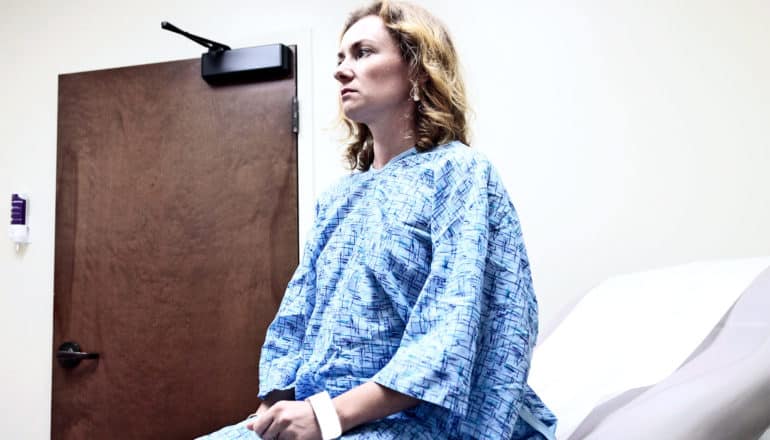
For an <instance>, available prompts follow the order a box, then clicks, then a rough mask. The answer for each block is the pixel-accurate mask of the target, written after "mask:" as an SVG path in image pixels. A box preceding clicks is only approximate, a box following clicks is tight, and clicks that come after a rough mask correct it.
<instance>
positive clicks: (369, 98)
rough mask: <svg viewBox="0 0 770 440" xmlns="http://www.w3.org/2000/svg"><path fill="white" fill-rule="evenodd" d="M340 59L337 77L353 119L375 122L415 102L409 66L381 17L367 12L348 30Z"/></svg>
mask: <svg viewBox="0 0 770 440" xmlns="http://www.w3.org/2000/svg"><path fill="white" fill-rule="evenodd" d="M337 61H338V64H337V70H335V72H334V78H335V79H337V81H339V82H340V99H341V100H342V111H343V112H344V113H345V116H347V117H348V118H349V119H351V120H353V121H355V122H358V123H362V124H371V123H372V122H375V121H377V120H378V119H382V118H383V117H388V116H389V114H392V113H393V112H397V111H403V110H404V109H405V108H407V106H408V105H412V103H411V102H410V100H409V93H410V91H411V83H410V82H409V68H408V66H407V65H406V62H405V61H404V60H403V58H401V51H400V50H399V48H398V46H397V45H396V42H395V41H394V40H393V37H391V36H390V34H389V33H388V30H387V28H385V24H384V23H383V22H382V19H381V18H380V17H377V16H374V15H369V16H366V17H364V18H362V19H360V20H358V21H357V22H356V23H354V24H353V26H351V27H350V29H348V30H347V32H345V35H343V36H342V41H341V42H340V51H339V53H338V54H337Z"/></svg>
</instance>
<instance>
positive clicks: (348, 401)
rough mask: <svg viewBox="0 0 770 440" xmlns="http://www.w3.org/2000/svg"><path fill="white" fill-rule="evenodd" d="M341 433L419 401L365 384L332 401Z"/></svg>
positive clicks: (377, 385)
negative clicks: (340, 426) (338, 419)
mask: <svg viewBox="0 0 770 440" xmlns="http://www.w3.org/2000/svg"><path fill="white" fill-rule="evenodd" d="M333 402H334V408H335V409H336V410H337V415H338V416H339V418H340V424H341V425H342V432H345V431H348V430H350V429H352V428H355V427H356V426H358V425H361V424H364V423H367V422H371V421H374V420H377V419H381V418H383V417H387V416H389V415H391V414H395V413H397V412H399V411H403V410H405V409H408V408H411V407H413V406H415V405H417V404H418V403H419V402H420V400H419V399H416V398H414V397H411V396H407V395H406V394H402V393H399V392H398V391H393V390H391V389H390V388H386V387H384V386H382V385H380V384H378V383H375V382H367V383H365V384H363V385H359V386H357V387H355V388H353V389H352V390H350V391H347V392H345V393H343V394H340V395H339V396H337V397H335V398H334V399H333Z"/></svg>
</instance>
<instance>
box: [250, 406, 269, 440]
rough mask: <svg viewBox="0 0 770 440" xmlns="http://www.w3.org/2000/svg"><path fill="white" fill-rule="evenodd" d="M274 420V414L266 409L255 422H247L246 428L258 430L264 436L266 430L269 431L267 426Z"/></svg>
mask: <svg viewBox="0 0 770 440" xmlns="http://www.w3.org/2000/svg"><path fill="white" fill-rule="evenodd" d="M272 421H273V415H272V414H271V413H270V412H269V411H266V412H265V413H263V414H262V415H260V416H259V417H257V418H256V419H254V421H253V422H251V423H247V424H246V428H248V429H250V430H252V431H254V432H256V433H257V434H258V435H259V436H260V437H263V434H264V433H265V431H267V428H268V427H269V426H270V423H271V422H272Z"/></svg>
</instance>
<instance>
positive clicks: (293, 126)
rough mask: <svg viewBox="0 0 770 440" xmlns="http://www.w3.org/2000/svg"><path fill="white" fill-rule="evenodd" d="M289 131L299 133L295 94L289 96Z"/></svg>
mask: <svg viewBox="0 0 770 440" xmlns="http://www.w3.org/2000/svg"><path fill="white" fill-rule="evenodd" d="M291 132H292V133H294V134H297V133H299V101H298V100H297V97H296V96H292V98H291Z"/></svg>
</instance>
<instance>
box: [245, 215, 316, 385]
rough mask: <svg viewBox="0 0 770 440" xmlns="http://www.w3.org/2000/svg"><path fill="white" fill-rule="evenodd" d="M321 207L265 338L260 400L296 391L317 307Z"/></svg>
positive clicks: (262, 353) (261, 360) (260, 359)
mask: <svg viewBox="0 0 770 440" xmlns="http://www.w3.org/2000/svg"><path fill="white" fill-rule="evenodd" d="M320 203H321V202H319V203H317V204H316V218H315V223H314V225H313V229H312V230H311V233H310V234H309V236H308V241H307V243H306V245H305V249H304V252H303V256H302V260H301V261H300V264H299V266H297V269H296V270H295V272H294V275H292V278H291V280H290V281H289V284H288V286H287V287H286V291H285V292H284V296H283V300H282V301H281V306H280V307H279V308H278V313H277V314H276V316H275V318H274V319H273V322H272V323H271V324H270V326H269V327H268V329H267V334H266V335H265V342H264V344H263V345H262V352H261V354H260V357H259V398H261V399H264V398H265V396H267V394H268V393H270V392H271V391H273V390H287V389H290V388H294V384H295V381H296V373H297V370H298V369H299V367H300V364H301V352H302V343H303V341H304V337H305V332H306V328H307V322H308V320H309V318H310V315H311V313H312V312H313V307H314V306H315V282H316V272H315V261H316V260H317V258H318V253H319V251H320V249H321V247H322V243H320V241H321V240H322V238H323V237H322V236H321V235H322V234H320V218H319V212H320V211H321V205H320Z"/></svg>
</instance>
